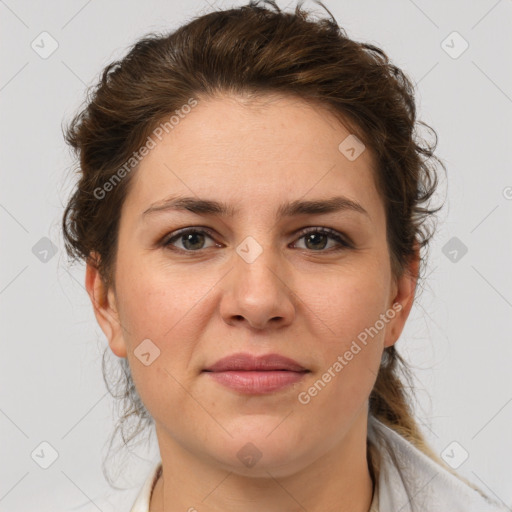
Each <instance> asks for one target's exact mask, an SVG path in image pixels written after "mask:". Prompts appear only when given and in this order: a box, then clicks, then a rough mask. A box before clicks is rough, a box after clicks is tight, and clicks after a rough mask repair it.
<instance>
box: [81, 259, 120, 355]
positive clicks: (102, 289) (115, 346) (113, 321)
mask: <svg viewBox="0 0 512 512" xmlns="http://www.w3.org/2000/svg"><path fill="white" fill-rule="evenodd" d="M98 261H99V255H98V254H97V253H95V252H92V253H91V256H90V257H89V258H88V259H87V267H86V269H85V288H86V290H87V293H88V294H89V298H90V299H91V302H92V306H93V308H94V315H95V316H96V320H97V322H98V324H99V326H100V327H101V330H102V331H103V333H104V334H105V336H106V337H107V340H108V344H109V346H110V349H111V350H112V352H114V354H115V355H116V356H118V357H126V345H125V341H124V338H123V332H122V328H121V323H120V321H119V315H118V309H117V305H116V298H115V294H114V290H113V289H112V287H110V288H108V289H107V286H106V285H105V283H104V282H103V279H102V278H101V276H100V273H99V270H98V266H97V263H98Z"/></svg>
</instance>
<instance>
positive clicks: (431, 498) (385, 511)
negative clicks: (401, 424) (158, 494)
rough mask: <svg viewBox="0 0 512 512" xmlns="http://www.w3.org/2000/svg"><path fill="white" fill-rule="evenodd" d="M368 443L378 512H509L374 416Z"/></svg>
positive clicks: (147, 488) (141, 503) (142, 496)
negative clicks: (376, 457) (375, 462)
mask: <svg viewBox="0 0 512 512" xmlns="http://www.w3.org/2000/svg"><path fill="white" fill-rule="evenodd" d="M368 439H369V440H370V442H372V443H373V444H374V445H375V446H376V447H377V449H378V452H379V454H380V456H381V463H380V472H379V478H378V485H377V493H378V495H377V496H376V497H375V498H374V501H373V502H372V507H378V509H377V511H378V512H391V511H392V512H434V511H435V512H439V511H450V512H505V511H510V509H509V508H507V507H506V506H505V505H500V504H498V503H496V502H491V501H488V500H486V499H485V498H484V497H483V496H481V495H480V494H479V493H478V492H477V491H476V490H474V489H472V488H471V487H469V486H468V485H466V484H465V483H464V482H463V481H462V480H460V479H458V478H457V477H456V476H455V475H453V474H452V473H450V472H449V471H448V470H447V469H445V468H443V467H442V466H440V465H439V464H438V463H436V462H435V461H433V460H432V459H431V458H430V457H428V456H427V455H426V454H424V453H423V452H422V451H420V450H419V449H418V448H416V447H415V446H414V445H413V444H412V443H410V442H409V441H408V440H407V439H405V438H404V437H402V436H401V435H399V434H398V433H397V432H395V431H394V430H392V429H391V428H389V427H387V426H386V425H384V423H382V422H381V421H379V420H378V419H377V418H375V417H374V416H373V415H371V414H370V415H368ZM386 446H388V447H389V449H390V450H391V453H392V454H393V455H394V458H395V461H393V457H392V456H390V454H389V452H388V450H387V449H386ZM161 467H162V462H161V461H159V462H158V463H156V464H155V466H154V467H153V468H152V470H151V472H150V474H149V476H148V477H147V479H146V481H145V482H144V485H143V486H142V488H141V489H140V492H139V494H138V496H137V498H136V500H135V502H134V504H133V506H132V508H131V510H130V512H148V510H149V502H150V498H151V492H152V491H153V487H154V485H155V484H156V481H157V479H158V476H159V472H160V471H161ZM372 511H373V508H372Z"/></svg>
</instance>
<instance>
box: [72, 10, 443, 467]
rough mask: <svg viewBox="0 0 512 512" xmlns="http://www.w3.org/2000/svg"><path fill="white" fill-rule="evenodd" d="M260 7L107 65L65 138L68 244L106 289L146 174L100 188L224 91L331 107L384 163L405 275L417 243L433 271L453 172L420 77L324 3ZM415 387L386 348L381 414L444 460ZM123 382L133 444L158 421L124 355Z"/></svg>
mask: <svg viewBox="0 0 512 512" xmlns="http://www.w3.org/2000/svg"><path fill="white" fill-rule="evenodd" d="M260 3H261V2H254V1H251V2H250V3H249V4H248V5H244V6H242V7H238V8H234V9H229V10H220V11H214V12H211V13H208V14H206V15H203V16H200V17H197V18H195V19H193V20H192V21H190V22H189V23H187V24H186V25H183V26H181V27H180V28H178V29H177V30H176V31H174V32H171V33H169V34H154V33H153V34H149V35H147V36H145V37H143V38H142V39H140V40H139V41H138V42H136V44H134V45H133V46H132V47H131V49H130V51H129V52H128V53H127V55H126V56H125V57H124V58H123V59H122V60H120V61H116V62H112V63H111V64H109V65H108V66H107V67H106V68H105V69H104V70H103V73H102V76H101V78H100V80H99V82H98V83H97V84H96V85H95V86H94V88H93V90H92V91H91V92H90V94H89V97H88V99H87V102H86V105H85V106H84V108H83V109H82V110H81V111H80V112H79V113H78V114H77V115H76V116H75V117H74V118H73V120H72V121H71V123H70V125H69V127H68V128H67V131H66V133H65V138H66V141H67V142H68V143H69V144H70V145H71V146H72V148H73V149H74V150H75V152H76V154H77V155H78V156H79V170H78V174H79V180H78V184H77V186H76V189H75V191H74V193H73V195H72V197H71V198H70V200H69V203H68V204H67V207H66V209H65V213H64V216H63V231H64V237H65V244H66V249H67V251H68V254H69V256H70V257H71V258H74V259H83V260H88V261H91V259H90V258H91V254H92V253H93V252H94V253H97V254H99V256H100V259H99V260H94V264H95V265H97V267H98V269H99V271H100V275H101V276H102V278H103V279H104V281H105V283H106V284H107V285H109V286H115V282H114V279H113V276H114V269H115V260H116V247H117V235H118V226H119V219H120V211H121V207H122V205H123V202H124V199H125V197H126V195H127V192H128V190H129V187H130V183H131V181H132V178H133V175H134V173H135V172H136V167H135V168H134V170H133V171H131V172H129V173H124V174H126V176H124V177H123V178H122V179H121V180H118V182H116V184H115V186H114V187H113V189H112V190H111V191H109V193H108V195H106V197H105V198H101V199H98V198H97V194H95V190H98V189H99V188H101V187H103V186H104V184H105V183H106V182H109V181H112V180H113V179H114V178H115V176H116V173H118V171H119V169H120V168H121V166H124V165H125V164H126V162H127V161H128V160H129V159H130V158H131V156H132V155H133V154H134V152H135V151H137V150H138V149H139V148H140V147H141V146H142V145H143V144H144V143H145V141H147V140H148V139H147V138H148V136H150V134H151V133H152V132H153V130H154V129H155V127H157V126H158V125H159V124H160V123H161V122H162V119H165V118H169V115H171V114H172V113H173V112H175V111H177V110H179V109H180V108H181V107H182V106H183V105H185V104H187V103H188V102H189V101H190V99H191V98H197V99H206V100H207V99H208V98H214V97H216V96H218V95H220V94H232V95H237V96H240V97H244V98H249V99H252V98H259V97H263V98H264V97H265V96H266V95H269V94H270V95H274V94H277V95H286V96H294V97H297V98H300V99H302V100H304V101H306V102H310V103H314V104H315V105H317V106H320V107H322V108H325V109H327V110H328V111H329V112H331V113H332V114H334V115H335V116H336V117H337V118H338V119H339V121H340V122H341V123H343V124H344V125H345V126H348V127H349V128H350V133H353V134H355V135H356V136H357V137H358V138H359V139H360V140H361V141H362V142H363V143H364V144H365V146H366V147H367V148H369V149H370V151H372V154H373V155H374V157H375V161H376V162H377V169H376V175H375V180H376V183H377V185H378V189H379V192H380V194H381V196H382V199H383V202H384V205H385V211H386V229H387V240H388V245H389V252H390V258H391V266H392V270H393V273H394V275H395V276H399V275H400V274H401V273H402V272H404V271H405V270H406V268H407V263H408V262H409V261H410V258H412V257H414V254H415V243H417V244H418V247H419V248H420V249H421V252H422V258H421V267H420V274H421V273H422V270H423V267H424V260H425V250H426V248H427V245H428V243H429V241H430V239H431V237H432V235H433V232H434V225H435V222H432V219H434V217H435V215H434V214H435V213H436V212H437V211H438V210H439V208H440V207H437V208H433V207H431V205H430V203H431V198H432V196H433V194H434V193H435V191H436V187H437V185H438V177H437V172H436V170H437V167H438V166H441V167H442V168H443V169H444V165H443V163H442V161H441V160H440V159H439V158H437V157H436V156H435V155H434V150H435V148H436V145H437V135H436V133H435V131H434V130H432V128H430V127H429V126H428V125H426V124H425V123H423V122H421V121H418V120H417V119H416V106H415V99H414V87H413V85H412V83H411V81H410V79H408V78H407V76H406V75H405V74H404V73H403V72H402V71H401V70H400V69H399V68H398V67H396V66H395V65H393V64H392V63H391V62H390V60H389V59H388V57H387V55H386V54H385V52H384V51H383V50H382V49H380V48H378V47H376V46H374V45H373V44H368V43H364V42H357V41H354V40H352V39H350V38H349V37H348V36H347V34H346V32H345V31H344V29H342V28H341V27H340V26H339V25H338V24H337V22H336V20H335V19H334V17H333V16H332V14H331V13H330V12H329V11H328V10H327V9H326V8H325V6H324V5H323V4H322V3H321V2H317V3H319V5H321V6H322V7H323V8H324V9H325V10H326V11H327V12H328V13H329V15H330V18H320V19H318V20H313V19H312V18H311V16H310V13H308V12H306V11H305V10H303V9H302V3H301V2H299V4H298V5H297V6H296V8H295V12H291V13H287V12H283V11H281V9H280V8H279V7H278V6H277V5H276V4H275V3H274V2H273V1H267V2H264V5H259V4H260ZM420 125H421V126H423V127H425V128H427V129H428V130H429V131H430V133H432V134H433V136H434V141H433V143H431V144H428V143H427V142H426V141H425V140H424V139H422V138H420V137H419V134H418V133H417V129H418V128H419V127H420ZM420 277H421V275H420ZM107 350H108V347H107V349H106V350H105V354H106V352H107ZM105 354H104V356H105ZM104 362H105V359H104ZM103 369H104V376H105V375H106V374H108V371H107V370H106V369H105V366H104V368H103ZM404 379H405V380H404ZM105 381H106V383H107V387H109V384H108V379H106V380H105ZM406 381H407V382H409V383H410V382H412V381H411V375H410V369H409V368H408V366H407V364H406V362H405V361H404V359H403V358H402V357H401V356H400V354H399V353H398V351H397V349H396V348H395V346H394V345H393V346H391V347H388V348H386V349H385V351H384V354H383V357H382V363H381V367H380V370H379V373H378V376H377V379H376V383H375V386H374V388H373V390H372V392H371V395H370V398H369V407H370V413H371V414H373V415H374V416H376V417H377V419H379V420H380V421H382V422H384V423H385V424H386V425H388V426H390V427H391V428H393V429H394V430H395V431H397V432H398V433H399V434H401V435H402V436H404V437H405V438H407V439H408V440H410V441H411V442H412V443H413V444H414V445H416V446H417V447H418V448H419V449H421V450H422V451H423V452H425V453H427V454H428V455H429V456H431V457H432V458H434V459H436V460H437V461H438V462H440V463H441V461H440V459H439V458H438V457H437V456H436V455H435V454H434V453H433V452H432V450H431V449H430V448H429V447H428V445H427V443H426V442H425V439H424V438H423V436H422V434H421V432H420V429H419V428H418V425H417V423H416V421H415V419H414V416H413V407H412V400H411V398H412V395H411V394H410V391H409V389H407V388H408V387H406V385H405V382H406ZM118 384H119V385H118V386H117V387H116V386H114V387H113V388H110V387H109V389H110V391H111V393H112V394H113V395H114V396H116V397H117V398H119V399H121V402H122V403H123V409H124V412H123V416H122V418H121V419H120V422H119V423H118V425H117V428H116V430H119V431H120V432H121V434H122V436H123V441H124V442H125V443H128V442H129V441H131V440H132V439H133V438H135V436H136V435H137V434H138V433H139V432H141V431H142V430H143V429H144V427H145V426H146V425H147V424H150V423H151V422H152V419H151V417H150V416H149V413H148V412H147V411H146V409H145V407H144V405H143V404H142V402H141V401H140V398H139V396H138V394H137V390H136V389H135V386H134V384H133V381H132V379H131V375H130V371H129V367H128V364H127V361H126V360H125V359H121V374H120V381H119V383H118ZM411 389H412V386H411ZM130 417H133V418H135V419H136V421H137V422H138V423H137V425H136V427H135V428H134V429H133V430H132V432H130V433H128V435H125V432H124V430H123V428H122V427H123V423H124V421H125V420H127V419H128V418H130ZM370 451H371V450H369V460H370V458H371V459H373V460H374V465H375V467H377V461H376V460H375V457H376V454H375V453H373V455H371V454H370ZM372 476H374V475H373V473H372Z"/></svg>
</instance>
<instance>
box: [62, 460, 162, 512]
mask: <svg viewBox="0 0 512 512" xmlns="http://www.w3.org/2000/svg"><path fill="white" fill-rule="evenodd" d="M160 469H161V461H158V462H157V463H156V464H154V465H153V467H152V468H151V471H150V472H149V474H148V475H147V477H146V479H145V481H144V483H143V485H142V487H138V488H131V489H125V490H119V491H110V492H108V493H105V494H102V495H100V496H94V497H90V498H88V499H87V498H86V499H84V500H82V501H81V503H79V504H77V505H75V506H73V507H72V508H67V509H66V510H65V511H63V512H98V510H101V512H148V510H149V502H150V498H151V492H152V490H153V486H154V484H155V482H156V480H157V478H158V476H159V474H160Z"/></svg>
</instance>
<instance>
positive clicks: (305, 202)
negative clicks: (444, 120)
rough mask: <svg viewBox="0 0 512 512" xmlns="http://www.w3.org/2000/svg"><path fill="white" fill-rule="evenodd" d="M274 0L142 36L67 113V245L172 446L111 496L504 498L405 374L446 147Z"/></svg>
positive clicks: (352, 59) (396, 87)
mask: <svg viewBox="0 0 512 512" xmlns="http://www.w3.org/2000/svg"><path fill="white" fill-rule="evenodd" d="M267 3H268V4H270V5H269V6H266V5H265V6H261V5H258V3H254V2H252V3H250V4H249V5H247V6H244V7H240V8H236V9H230V10H226V11H218V12H212V13H210V14H208V15H205V16H202V17H199V18H197V19H195V20H193V21H191V22H190V23H188V24H187V25H185V26H182V27H181V28H179V29H178V30H177V31H176V32H174V33H171V34H170V35H165V36H156V35H155V36H148V37H146V38H144V39H142V40H140V41H139V42H137V44H135V45H134V47H133V48H132V49H131V51H130V53H129V54H128V55H127V56H126V57H125V58H124V59H123V60H122V61H120V62H116V63H113V64H111V65H109V66H108V67H107V68H106V69H105V70H104V72H103V76H102V79H101V81H100V83H99V84H98V86H97V88H96V90H95V91H94V94H93V95H92V97H91V98H90V100H89V102H88V104H87V105H86V107H85V108H84V110H83V111H82V112H80V113H79V114H78V115H77V116H76V117H75V119H74V120H73V121H72V123H71V125H70V126H69V128H68V131H67V134H66V139H67V141H68V143H69V144H71V146H72V147H73V148H74V149H75V150H76V152H77V155H78V156H79V159H80V173H81V174H80V180H79V183H78V184H77V188H76V190H75V192H74V194H73V196H72V197H71V199H70V202H69V204H68V206H67V208H66V212H65V215H64V219H63V228H64V233H65V237H66V243H67V249H68V252H69V254H70V255H71V256H75V257H77V258H82V259H84V260H85V261H86V263H87V270H86V288H87V291H88V293H89V295H90V298H91V301H92V304H93V307H94V312H95V315H96V318H97V321H98V323H99V325H100V326H101V328H102V330H103V332H104V333H105V336H106V338H107V340H108V343H109V347H110V348H109V349H110V350H111V351H112V352H113V353H114V354H115V355H116V356H118V357H119V358H120V362H121V364H122V365H123V368H124V370H125V375H126V383H125V386H126V388H125V394H124V396H125V397H127V398H128V410H127V412H126V414H125V418H124V419H126V417H130V416H136V417H137V418H138V420H139V427H140V428H139V429H138V431H140V430H143V428H144V427H145V426H150V425H154V428H155V432H156V436H157V439H158V446H159V451H160V455H161V462H159V463H158V464H157V465H156V466H155V467H154V469H153V471H152V472H151V474H149V475H148V478H147V481H146V482H145V484H144V486H143V488H142V489H140V490H139V492H138V495H137V497H136V499H135V500H133V503H132V502H130V503H128V502H127V504H126V505H122V504H121V500H119V501H118V502H117V504H116V510H118V511H121V510H127V511H128V510H132V511H133V512H147V511H152V512H154V511H165V512H174V511H178V510H189V511H193V510H198V511H213V510H215V511H217V510H222V511H232V510H233V511H234V510H244V511H261V510H265V511H270V512H272V511H296V510H297V511H298V510H307V511H309V512H313V511H320V510H322V511H326V510H329V511H331V510H332V511H340V512H348V511H351V512H367V511H369V510H370V511H381V512H390V511H398V510H400V511H403V512H405V511H411V512H412V511H431V512H432V511H436V512H438V511H440V510H443V511H445V510H446V511H448V510H449V511H450V512H456V511H460V512H462V511H464V512H469V511H475V512H476V511H478V512H483V511H492V510H500V508H499V506H498V504H496V503H493V502H491V500H490V499H489V498H488V497H486V496H485V495H484V494H483V492H482V491H480V490H478V489H476V488H474V487H473V486H472V485H471V484H469V483H467V482H465V481H463V480H462V479H461V478H460V477H458V476H457V475H456V474H454V472H453V471H452V470H450V468H449V466H447V465H445V464H444V462H443V461H442V460H441V459H440V458H439V457H437V455H435V454H434V453H433V451H432V450H431V449H430V448H429V447H428V445H427V443H426V442H425V440H424V438H423V436H422V435H421V433H420V430H419V428H418V426H417V424H416V421H415V419H414V416H413V412H412V410H411V407H410V405H409V397H408V396H407V394H406V390H405V388H404V384H403V382H402V380H401V377H400V372H402V373H403V374H404V375H405V376H407V367H406V366H405V363H404V361H403V360H402V359H401V358H400V356H399V354H398V352H397V350H396V348H395V343H396V342H397V340H398V339H399V337H400V334H401V332H402V330H403V328H404V325H405V322H406V320H407V317H408V315H409V312H410V310H411V307H412V304H413V301H414V296H415V290H416V287H417V282H418V278H419V276H420V273H421V272H420V270H421V265H422V263H423V259H424V258H423V256H422V255H421V254H420V253H421V252H422V251H423V250H425V249H426V247H427V244H428V242H429V240H430V238H431V236H432V229H431V226H430V225H429V221H430V220H431V219H432V217H433V215H434V214H435V212H436V211H437V210H438V209H439V207H438V208H434V207H433V206H432V205H430V199H431V196H432V195H433V193H434V191H435V189H436V185H437V176H436V168H435V167H434V165H433V163H432V162H434V161H436V162H437V163H439V164H440V165H441V167H443V164H442V163H441V162H440V160H438V159H437V158H436V157H435V156H434V149H435V146H434V147H432V146H427V145H422V144H421V143H420V142H419V141H418V140H416V138H415V136H414V130H415V128H416V124H417V121H416V112H415V103H414V96H413V92H412V85H411V83H410V81H409V80H408V78H407V77H406V76H405V75H404V74H403V73H402V71H401V70H399V69H398V68H397V67H395V66H394V65H392V64H391V63H390V62H389V61H388V58H387V56H386V55H385V54H384V52H382V50H380V49H379V48H377V47H375V46H372V45H369V44H362V43H357V42H355V41H352V40H351V39H349V38H348V37H347V36H346V34H345V32H344V31H343V30H342V29H341V28H340V27H338V25H337V24H336V22H335V21H334V19H323V20H319V21H313V20H311V19H310V18H309V17H308V15H307V13H306V12H305V11H303V10H302V9H301V6H300V5H299V6H297V8H296V10H295V13H294V14H292V13H290V14H288V13H284V12H281V11H280V10H279V8H278V7H277V6H276V5H275V4H274V3H272V2H267ZM434 133H435V132H434ZM120 429H121V430H123V424H121V425H120ZM138 431H137V432H138ZM137 432H135V434H136V433H137ZM128 440H130V439H128ZM95 505H96V506H99V505H98V503H96V504H95ZM123 507H124V508H123ZM94 508H95V509H96V507H94ZM100 508H102V507H101V506H100Z"/></svg>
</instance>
